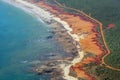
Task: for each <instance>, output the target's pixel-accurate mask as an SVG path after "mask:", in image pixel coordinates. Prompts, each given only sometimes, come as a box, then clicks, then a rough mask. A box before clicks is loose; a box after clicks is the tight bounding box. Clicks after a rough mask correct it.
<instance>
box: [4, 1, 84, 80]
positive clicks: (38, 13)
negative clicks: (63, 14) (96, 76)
mask: <svg viewBox="0 0 120 80" xmlns="http://www.w3.org/2000/svg"><path fill="white" fill-rule="evenodd" d="M5 2H7V3H9V4H11V5H13V6H15V7H18V8H21V9H22V10H24V11H25V12H28V13H30V14H31V15H33V16H35V17H37V18H38V19H40V21H42V20H43V22H46V23H47V22H48V23H51V20H55V21H56V22H58V23H60V24H61V25H63V27H64V28H65V29H66V30H67V33H68V34H69V35H70V36H71V37H72V38H73V39H74V44H76V42H78V41H79V40H80V38H79V37H78V35H76V34H71V31H72V28H70V27H69V25H68V23H67V22H65V21H63V20H61V19H60V18H59V17H55V15H53V14H51V13H50V12H49V11H46V10H44V9H42V8H41V7H38V6H37V5H35V4H33V3H30V2H28V1H25V0H9V1H5ZM76 47H77V49H78V55H79V56H77V57H76V58H74V59H73V60H72V62H71V63H70V64H69V65H65V64H61V65H59V67H60V68H61V69H63V74H64V75H63V78H64V79H66V80H78V79H77V78H75V77H72V76H70V75H69V72H70V67H71V66H73V65H75V64H76V63H78V62H80V61H81V60H82V59H83V57H84V52H83V51H81V50H80V45H76ZM61 76H62V75H61Z"/></svg>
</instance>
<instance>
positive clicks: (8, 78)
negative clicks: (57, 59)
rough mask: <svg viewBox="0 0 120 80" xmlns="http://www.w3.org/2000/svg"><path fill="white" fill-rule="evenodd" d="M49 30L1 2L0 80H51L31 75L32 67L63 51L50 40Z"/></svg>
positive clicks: (25, 14)
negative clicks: (39, 61)
mask: <svg viewBox="0 0 120 80" xmlns="http://www.w3.org/2000/svg"><path fill="white" fill-rule="evenodd" d="M48 29H49V28H48V26H47V25H46V24H44V23H42V22H40V21H38V20H37V19H36V18H34V17H32V16H31V15H28V14H27V13H25V12H24V11H22V10H20V9H18V8H15V7H13V6H11V5H8V4H6V3H3V2H2V1H0V80H49V79H48V78H47V76H46V75H41V76H38V75H36V74H35V73H32V72H29V69H28V68H29V63H30V62H32V61H38V60H43V59H45V57H44V55H45V54H49V53H53V52H57V51H59V50H58V48H57V47H56V46H57V44H56V43H55V42H54V41H52V40H47V39H46V37H47V36H49V35H52V34H51V33H50V32H48Z"/></svg>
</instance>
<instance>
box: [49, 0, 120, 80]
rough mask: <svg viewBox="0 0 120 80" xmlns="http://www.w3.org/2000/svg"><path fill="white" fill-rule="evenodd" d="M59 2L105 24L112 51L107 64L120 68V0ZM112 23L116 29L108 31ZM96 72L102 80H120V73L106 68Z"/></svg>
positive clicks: (106, 35)
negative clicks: (108, 26)
mask: <svg viewBox="0 0 120 80" xmlns="http://www.w3.org/2000/svg"><path fill="white" fill-rule="evenodd" d="M50 1H53V0H50ZM57 1H58V2H60V3H61V4H63V5H65V6H68V7H72V8H76V9H79V10H82V11H84V12H85V13H87V14H90V15H91V16H92V17H93V18H95V19H97V20H99V21H101V22H102V23H103V29H104V34H105V38H106V42H107V44H108V46H109V48H110V50H111V54H110V55H109V56H107V57H106V59H105V62H106V63H107V64H109V65H111V66H113V67H115V68H120V37H119V32H120V0H99V1H98V0H57ZM111 23H112V24H115V25H116V27H115V28H112V29H107V28H106V26H107V25H108V24H111ZM95 72H96V74H97V75H98V76H100V80H120V76H119V75H120V72H117V71H113V70H110V69H107V68H105V67H97V68H96V70H95ZM97 75H96V76H97Z"/></svg>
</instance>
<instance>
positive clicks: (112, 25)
mask: <svg viewBox="0 0 120 80" xmlns="http://www.w3.org/2000/svg"><path fill="white" fill-rule="evenodd" d="M114 27H115V24H108V25H107V28H108V29H110V28H114Z"/></svg>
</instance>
